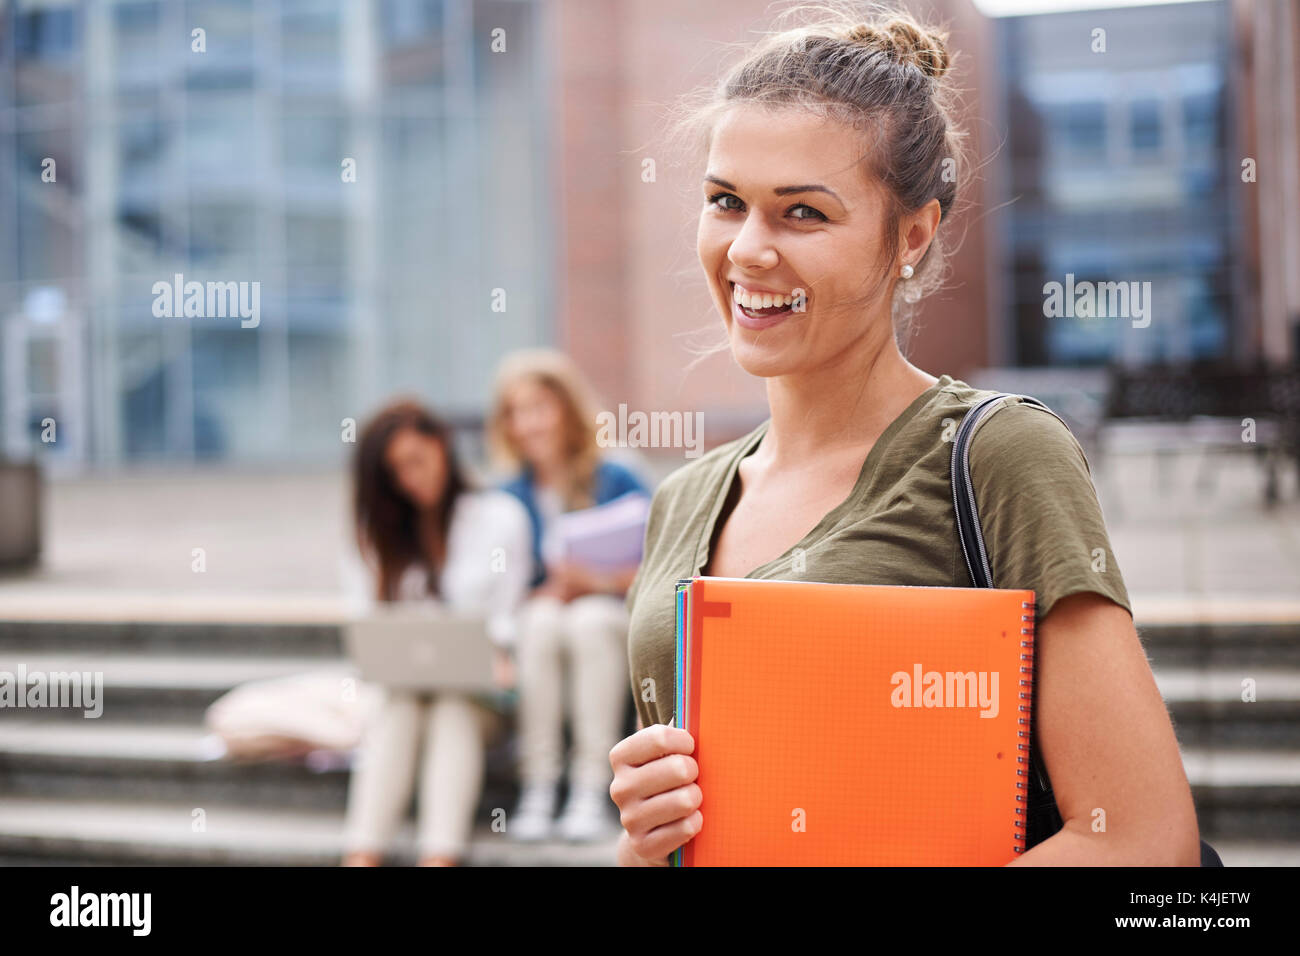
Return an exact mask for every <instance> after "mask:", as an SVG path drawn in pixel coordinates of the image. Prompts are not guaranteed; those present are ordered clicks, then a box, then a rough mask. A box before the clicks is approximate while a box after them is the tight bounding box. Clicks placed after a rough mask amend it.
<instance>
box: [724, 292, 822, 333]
mask: <svg viewBox="0 0 1300 956" xmlns="http://www.w3.org/2000/svg"><path fill="white" fill-rule="evenodd" d="M730 285H731V315H732V317H733V318H734V319H735V320H736V322H737V323H739V324H740V326H741V327H742V328H746V329H751V330H753V331H756V332H757V331H760V330H762V329H770V328H772V327H773V326H775V325H780V324H781V323H782V322H784V321H785V320H786V319H788V318H790V317H791V316H792V315H796V314H802V313H803V312H804V311H805V307H804V301H805V297H804V294H803V290H802V289H795V290H793V291H791V292H781V291H779V290H778V291H773V290H770V289H758V288H752V287H748V286H744V285H742V284H740V283H739V282H733V283H731V284H730ZM796 304H797V305H799V309H798V311H797V312H796V309H795V305H796Z"/></svg>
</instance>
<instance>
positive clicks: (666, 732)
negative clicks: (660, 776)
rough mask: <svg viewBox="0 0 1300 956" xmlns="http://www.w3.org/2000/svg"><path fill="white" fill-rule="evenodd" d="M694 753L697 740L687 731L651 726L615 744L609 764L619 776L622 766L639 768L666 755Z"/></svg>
mask: <svg viewBox="0 0 1300 956" xmlns="http://www.w3.org/2000/svg"><path fill="white" fill-rule="evenodd" d="M694 751H695V738H694V737H692V736H691V735H690V734H689V733H687V732H686V731H685V730H680V729H678V728H676V727H669V726H668V725H667V724H651V725H650V726H649V727H645V728H642V729H641V730H638V731H637V732H636V733H634V734H633V735H632V736H630V737H624V738H623V739H622V740H620V741H619V742H618V743H617V744H615V745H614V749H613V750H611V751H610V752H609V762H610V766H612V767H613V768H614V773H615V775H617V774H618V771H619V767H620V766H627V767H639V766H641V765H642V764H646V763H649V762H650V761H652V760H658V759H659V758H660V757H662V756H664V755H665V754H691V753H694Z"/></svg>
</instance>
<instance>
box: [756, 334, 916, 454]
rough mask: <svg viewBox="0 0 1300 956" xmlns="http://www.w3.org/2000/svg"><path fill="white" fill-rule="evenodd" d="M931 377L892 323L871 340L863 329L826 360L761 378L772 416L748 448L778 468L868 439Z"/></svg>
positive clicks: (884, 425)
mask: <svg viewBox="0 0 1300 956" xmlns="http://www.w3.org/2000/svg"><path fill="white" fill-rule="evenodd" d="M886 328H888V326H886ZM936 381H938V379H936V378H935V377H934V376H933V375H930V374H928V373H926V372H923V371H921V370H920V369H918V368H917V367H916V366H914V365H912V364H911V363H910V362H908V361H907V359H905V358H903V356H902V354H901V353H900V352H899V351H898V347H897V345H896V344H895V342H894V338H893V333H892V330H891V331H889V333H888V335H887V336H885V337H883V338H879V339H878V340H877V341H872V340H869V339H868V338H867V337H866V336H864V338H863V341H862V343H861V344H860V345H859V346H857V347H856V348H851V349H847V350H845V351H844V352H843V353H841V354H840V355H838V356H836V357H835V358H834V359H833V360H831V362H829V363H827V364H826V365H823V366H820V367H818V368H816V369H810V370H808V371H806V372H800V373H796V374H793V375H781V376H775V377H773V378H769V379H768V380H767V401H768V406H769V409H770V411H771V419H772V421H771V424H770V425H769V426H768V430H767V434H766V435H764V437H763V441H762V443H761V444H760V446H759V448H758V449H757V451H756V452H755V454H756V455H761V456H762V458H763V459H764V460H765V461H766V463H767V464H768V465H769V466H770V467H772V468H774V469H775V470H777V471H780V470H783V469H784V468H786V467H795V468H798V467H800V466H801V465H806V464H807V462H809V461H811V460H815V459H816V458H817V456H818V455H824V454H826V453H828V452H833V451H835V450H836V449H842V448H847V447H861V446H862V445H864V444H867V445H873V444H874V443H875V441H876V439H878V438H879V437H880V436H881V434H882V433H883V432H884V431H885V429H886V428H888V427H889V425H890V424H891V423H892V422H893V421H894V419H896V418H897V417H898V416H899V415H900V414H902V413H903V411H904V410H906V408H907V407H908V406H909V405H910V404H911V403H912V402H913V401H915V400H916V399H917V397H918V396H920V395H921V394H922V393H923V392H925V391H926V389H928V388H930V387H931V386H932V385H934V383H935V382H936Z"/></svg>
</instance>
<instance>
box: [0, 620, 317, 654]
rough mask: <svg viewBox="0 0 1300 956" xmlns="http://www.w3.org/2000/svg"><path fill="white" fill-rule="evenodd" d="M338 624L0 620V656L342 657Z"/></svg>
mask: <svg viewBox="0 0 1300 956" xmlns="http://www.w3.org/2000/svg"><path fill="white" fill-rule="evenodd" d="M341 633H342V632H341V628H340V626H339V625H338V623H335V622H315V623H291V622H284V621H278V622H277V621H268V622H258V621H220V620H218V621H185V620H172V621H167V620H163V621H114V620H107V621H80V620H72V621H63V620H40V619H38V620H23V619H12V618H11V619H7V620H0V655H4V656H12V652H14V651H17V650H19V649H22V650H24V651H31V652H37V653H44V654H78V655H80V654H86V653H90V654H97V653H105V652H108V653H115V654H128V653H129V654H139V655H145V654H148V655H154V654H158V655H176V654H216V655H222V654H238V655H244V654H256V655H263V654H265V655H271V656H276V655H292V656H295V657H325V658H337V657H340V656H341V655H342V654H343V642H342V637H341Z"/></svg>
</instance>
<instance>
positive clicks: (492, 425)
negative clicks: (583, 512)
mask: <svg viewBox="0 0 1300 956" xmlns="http://www.w3.org/2000/svg"><path fill="white" fill-rule="evenodd" d="M523 381H532V382H535V383H537V384H538V385H541V386H542V387H543V388H546V389H548V390H549V391H550V392H551V394H553V395H554V396H555V397H556V398H557V399H559V401H560V405H561V406H562V407H563V409H564V456H565V461H566V462H567V464H568V468H567V474H566V476H565V481H564V484H563V486H562V487H561V488H560V494H561V496H562V497H563V499H564V501H565V504H566V506H567V507H569V508H583V507H588V506H590V505H592V504H594V503H595V500H594V497H593V494H592V491H593V484H594V482H593V479H594V476H595V473H596V467H597V465H599V463H600V445H599V443H598V442H597V440H596V411H597V407H598V402H597V400H596V397H595V394H594V392H593V391H592V388H591V386H590V385H589V384H588V383H587V380H586V378H585V377H584V376H583V374H582V373H581V372H580V371H579V370H578V367H577V365H575V364H574V362H573V360H572V359H570V358H569V357H568V356H567V355H565V354H564V353H563V352H558V351H556V350H554V349H522V350H520V351H517V352H511V353H510V354H509V355H507V356H506V357H505V358H504V359H502V360H501V364H500V365H499V366H498V367H497V375H496V384H495V386H494V388H493V397H492V411H491V412H490V414H489V416H488V421H487V427H486V431H487V443H488V451H489V454H490V456H491V458H492V462H493V464H494V465H496V466H497V467H500V468H509V469H516V470H517V469H519V468H521V467H523V466H524V464H525V461H524V457H523V454H522V452H521V451H520V449H519V448H517V447H516V446H515V444H514V442H513V441H511V439H510V431H509V428H508V427H507V424H506V414H507V399H508V397H509V392H510V389H511V388H513V387H514V386H515V385H516V384H518V383H520V382H523Z"/></svg>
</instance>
